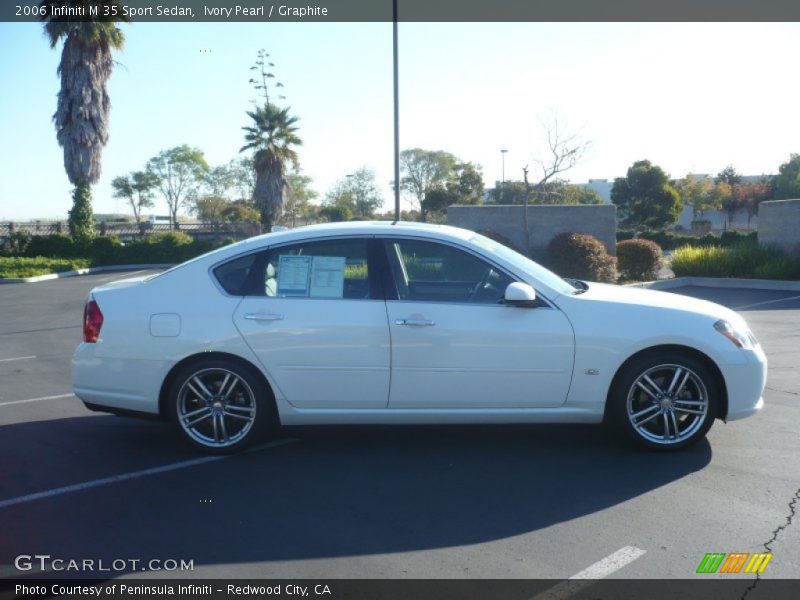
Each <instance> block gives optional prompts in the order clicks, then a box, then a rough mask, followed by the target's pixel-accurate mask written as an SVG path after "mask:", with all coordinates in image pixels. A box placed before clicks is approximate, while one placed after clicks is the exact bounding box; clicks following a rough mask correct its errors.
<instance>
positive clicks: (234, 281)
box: [214, 254, 258, 296]
mask: <svg viewBox="0 0 800 600" xmlns="http://www.w3.org/2000/svg"><path fill="white" fill-rule="evenodd" d="M257 258H258V254H248V255H247V256H241V257H239V258H235V259H233V260H231V261H228V262H226V263H225V264H222V265H220V266H218V267H217V268H216V269H214V276H215V277H216V278H217V281H219V284H220V285H221V286H222V289H223V290H225V291H226V292H228V293H229V294H230V295H231V296H245V295H247V289H246V288H247V285H248V282H249V279H248V277H249V275H250V270H251V269H252V268H253V265H254V264H255V263H256V260H257Z"/></svg>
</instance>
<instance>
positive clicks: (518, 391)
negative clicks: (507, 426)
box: [384, 239, 574, 409]
mask: <svg viewBox="0 0 800 600" xmlns="http://www.w3.org/2000/svg"><path fill="white" fill-rule="evenodd" d="M384 247H385V249H386V254H387V258H388V260H389V267H390V271H391V274H392V280H393V284H394V286H395V287H396V292H397V293H396V296H397V299H396V300H388V301H387V313H388V316H389V326H390V329H391V338H392V383H391V390H390V394H389V407H390V408H434V409H437V408H438V409H442V408H454V409H484V408H485V409H497V408H537V407H556V406H560V405H562V404H563V403H564V401H565V400H566V397H567V392H568V391H569V385H570V380H571V377H572V367H573V358H574V338H573V332H572V326H571V325H570V323H569V321H568V320H567V318H566V317H565V316H564V314H563V313H562V312H561V311H560V310H558V309H557V308H555V307H552V306H550V305H549V304H547V303H546V302H541V305H540V306H538V307H535V308H515V307H511V306H508V305H505V304H503V303H502V300H503V297H504V293H505V288H506V287H507V285H508V284H509V283H511V282H512V281H514V280H513V279H512V278H511V277H510V276H509V275H508V274H506V273H504V272H503V271H502V270H501V269H499V268H497V267H495V266H493V265H491V264H490V263H489V262H488V261H486V260H484V259H482V258H480V257H479V256H477V255H476V254H473V253H471V252H468V251H466V250H464V249H461V248H457V247H454V246H451V245H449V244H445V243H439V242H430V241H423V240H415V239H386V240H385V241H384Z"/></svg>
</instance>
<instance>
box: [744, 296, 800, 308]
mask: <svg viewBox="0 0 800 600" xmlns="http://www.w3.org/2000/svg"><path fill="white" fill-rule="evenodd" d="M787 300H800V296H790V297H789V298H778V299H776V300H765V301H764V302H756V303H755V304H745V305H744V306H737V307H735V308H734V309H733V310H744V309H745V308H753V307H754V306H764V305H765V304H777V303H778V302H786V301H787Z"/></svg>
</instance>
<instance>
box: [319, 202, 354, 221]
mask: <svg viewBox="0 0 800 600" xmlns="http://www.w3.org/2000/svg"><path fill="white" fill-rule="evenodd" d="M319 214H320V216H321V217H323V218H325V219H327V220H328V221H330V222H331V223H337V222H340V221H349V220H350V219H352V218H353V211H352V210H350V207H349V206H347V205H343V204H342V205H339V204H328V205H325V206H323V207H322V208H320V209H319Z"/></svg>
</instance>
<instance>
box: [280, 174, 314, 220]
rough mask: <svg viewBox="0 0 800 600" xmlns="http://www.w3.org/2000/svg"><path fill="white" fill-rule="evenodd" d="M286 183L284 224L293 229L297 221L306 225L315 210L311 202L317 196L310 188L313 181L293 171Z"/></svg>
mask: <svg viewBox="0 0 800 600" xmlns="http://www.w3.org/2000/svg"><path fill="white" fill-rule="evenodd" d="M286 181H287V186H286V202H285V203H284V206H283V215H284V220H285V222H286V223H287V224H288V225H289V226H290V227H295V225H296V223H297V220H298V219H300V220H302V221H303V222H304V223H308V221H309V220H310V219H311V218H313V216H314V214H315V212H316V209H317V207H316V206H314V204H312V203H311V201H312V200H314V199H315V198H316V197H317V196H318V195H319V194H317V192H316V191H315V190H314V189H313V188H312V187H311V183H312V182H313V179H311V177H309V176H308V175H303V174H302V173H300V172H299V171H295V172H294V173H290V174H289V176H288V177H287V178H286Z"/></svg>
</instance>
